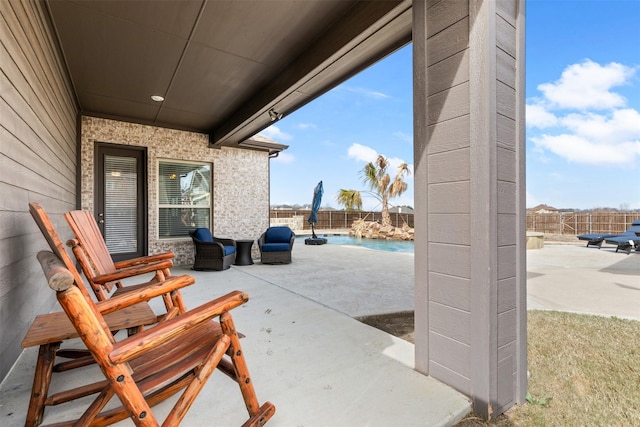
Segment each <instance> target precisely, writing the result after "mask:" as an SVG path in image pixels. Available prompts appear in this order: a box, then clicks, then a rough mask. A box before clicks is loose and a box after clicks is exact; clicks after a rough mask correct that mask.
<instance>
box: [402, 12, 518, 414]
mask: <svg viewBox="0 0 640 427" xmlns="http://www.w3.org/2000/svg"><path fill="white" fill-rule="evenodd" d="M424 7H425V4H424V3H422V2H414V17H415V19H414V52H417V54H416V56H415V57H414V61H415V62H414V64H416V65H414V71H415V75H414V87H415V88H416V89H415V90H416V93H415V94H414V96H415V99H416V102H415V104H414V114H415V115H416V117H417V119H416V125H415V129H414V133H415V135H416V136H415V144H416V145H415V149H414V155H415V158H416V174H415V181H416V197H415V205H416V212H426V217H421V216H420V215H419V214H418V213H416V216H415V223H416V246H415V252H416V253H415V256H416V268H415V270H416V367H417V369H418V370H421V371H423V372H426V373H429V374H430V375H432V376H433V377H434V378H437V379H439V380H441V381H443V382H445V383H447V384H449V385H451V386H453V387H455V388H457V389H458V390H460V391H462V392H463V393H465V394H468V395H470V396H471V397H472V398H473V399H474V406H475V409H476V411H477V412H478V414H481V415H484V416H487V415H489V414H491V413H500V412H502V410H504V409H506V408H508V407H509V406H510V405H511V404H513V403H514V402H516V401H518V400H520V401H522V399H523V396H524V395H523V394H522V390H523V384H524V385H525V386H526V378H525V377H524V376H523V375H524V374H523V372H524V371H523V369H524V370H525V371H526V356H524V357H523V354H525V353H526V330H525V331H524V333H523V322H522V319H523V318H525V317H526V304H525V299H524V298H523V293H524V289H525V287H524V283H525V282H524V279H525V278H524V274H523V272H524V269H523V265H524V264H523V262H522V261H521V259H520V258H521V257H522V248H523V242H522V241H521V240H522V239H521V237H522V230H521V228H522V226H521V225H522V215H523V213H524V212H523V210H524V205H523V202H522V201H523V198H522V194H523V190H522V189H523V183H521V180H523V179H524V178H523V177H524V173H523V171H524V169H523V168H524V162H523V155H524V153H523V152H522V149H523V144H522V135H523V132H522V130H523V123H524V122H523V116H522V100H523V96H524V93H522V91H523V90H524V86H523V84H522V77H523V75H524V74H523V73H521V70H519V69H518V67H521V66H522V65H523V64H524V62H523V58H518V57H517V55H523V54H524V50H523V49H522V46H521V45H519V43H522V41H523V40H522V39H521V37H522V36H523V34H524V33H523V31H522V29H520V28H517V25H518V22H519V17H518V13H519V11H520V10H521V8H522V4H521V2H520V1H519V0H489V1H484V2H476V1H473V0H469V1H444V0H443V1H427V2H426V12H425V11H424V9H423V8H424ZM420 37H422V39H421V38H420ZM420 55H423V56H424V58H421V57H420ZM422 79H424V82H423V80H422ZM425 127H426V131H425V129H424V128H425ZM425 151H426V156H424V153H425ZM425 165H426V167H425ZM424 238H426V240H427V244H426V245H425V246H423V245H421V243H420V241H421V240H422V239H424ZM423 260H426V266H425V262H424V261H423ZM425 282H426V283H425ZM424 330H426V331H427V334H428V339H427V340H423V339H420V337H418V335H419V334H418V333H419V332H420V333H422V332H423V331H424ZM523 338H524V341H523ZM523 360H524V363H523ZM523 378H524V380H523Z"/></svg>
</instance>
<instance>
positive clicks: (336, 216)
mask: <svg viewBox="0 0 640 427" xmlns="http://www.w3.org/2000/svg"><path fill="white" fill-rule="evenodd" d="M310 213H311V211H310V210H308V209H297V210H296V209H287V210H284V209H271V210H270V215H271V224H286V225H289V226H290V227H292V228H294V229H296V230H311V226H310V225H309V223H308V222H307V218H309V214H310ZM390 215H391V225H393V226H395V227H402V226H403V225H404V224H407V225H409V227H413V214H407V213H391V214H390ZM359 218H364V219H365V221H380V220H381V219H382V215H381V214H380V212H364V211H362V212H360V211H349V212H347V211H320V212H318V222H317V223H316V225H315V228H316V229H317V230H345V229H349V228H351V224H353V221H355V220H356V219H359ZM636 219H640V212H591V213H589V212H580V213H576V212H559V213H531V212H527V231H537V232H541V233H547V234H565V235H572V236H573V235H578V234H586V233H611V234H616V233H622V232H623V231H625V230H627V229H628V228H629V227H631V223H632V222H633V221H634V220H636Z"/></svg>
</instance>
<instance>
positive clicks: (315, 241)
mask: <svg viewBox="0 0 640 427" xmlns="http://www.w3.org/2000/svg"><path fill="white" fill-rule="evenodd" d="M325 243H327V239H325V238H324V237H309V238H308V239H304V244H305V245H324V244H325Z"/></svg>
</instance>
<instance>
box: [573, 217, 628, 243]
mask: <svg viewBox="0 0 640 427" xmlns="http://www.w3.org/2000/svg"><path fill="white" fill-rule="evenodd" d="M628 233H633V234H639V233H640V219H637V220H635V221H633V222H632V223H631V228H629V229H628V230H627V231H625V232H624V233H620V234H606V233H589V234H581V235H579V236H576V237H577V238H578V239H580V240H586V241H587V247H589V246H597V247H598V249H600V248H601V247H602V244H603V243H604V242H605V241H606V240H607V239H613V238H618V237H622V236H623V235H627V234H628ZM628 240H629V239H628V238H627V241H628Z"/></svg>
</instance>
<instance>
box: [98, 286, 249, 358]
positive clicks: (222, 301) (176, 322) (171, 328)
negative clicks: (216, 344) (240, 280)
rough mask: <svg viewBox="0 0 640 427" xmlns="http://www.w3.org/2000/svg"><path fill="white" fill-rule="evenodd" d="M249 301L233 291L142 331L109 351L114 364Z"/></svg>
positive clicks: (137, 354) (244, 294)
mask: <svg viewBox="0 0 640 427" xmlns="http://www.w3.org/2000/svg"><path fill="white" fill-rule="evenodd" d="M248 300H249V296H248V295H247V294H246V293H244V292H240V291H233V292H230V293H228V294H226V295H224V296H222V297H220V298H216V299H215V300H213V301H210V302H208V303H206V304H203V305H201V306H200V307H197V308H194V309H193V310H190V311H188V312H186V313H184V314H181V315H180V316H178V317H176V318H174V319H171V320H167V321H165V322H161V323H159V324H157V326H154V327H153V328H150V329H147V330H145V331H142V332H139V333H137V334H135V335H133V336H131V337H129V338H127V339H124V340H122V341H119V342H117V343H116V344H115V345H114V346H113V350H112V351H111V353H110V354H109V359H110V360H111V361H112V362H113V363H122V362H126V361H128V360H130V359H132V358H135V357H137V356H139V355H140V354H143V353H145V352H147V351H149V350H152V349H153V348H155V347H157V346H159V345H161V344H164V343H166V342H167V341H170V340H172V339H174V338H177V337H178V336H180V335H182V334H184V333H185V332H187V331H189V330H190V329H192V328H194V327H196V326H198V325H200V324H202V323H203V322H207V321H209V320H211V319H213V318H214V317H216V316H220V315H221V314H224V313H226V312H228V311H229V310H231V309H234V308H236V307H238V306H240V305H242V304H244V303H246V302H247V301H248Z"/></svg>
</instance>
